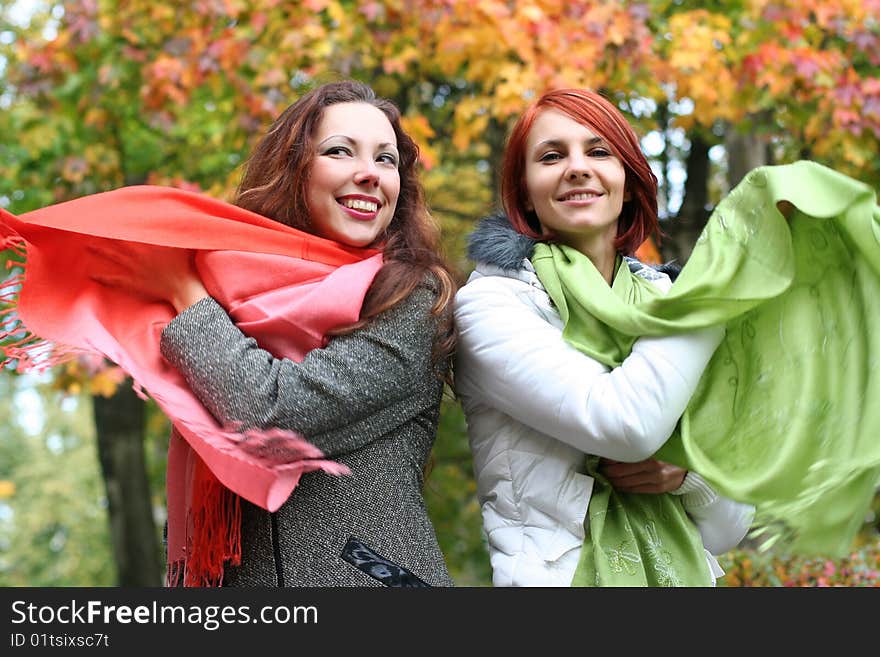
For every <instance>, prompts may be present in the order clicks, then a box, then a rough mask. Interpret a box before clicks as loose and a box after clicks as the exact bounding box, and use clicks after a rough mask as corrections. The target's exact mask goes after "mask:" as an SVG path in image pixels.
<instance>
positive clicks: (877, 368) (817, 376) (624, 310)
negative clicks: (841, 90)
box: [532, 162, 880, 581]
mask: <svg viewBox="0 0 880 657" xmlns="http://www.w3.org/2000/svg"><path fill="white" fill-rule="evenodd" d="M781 200H787V201H789V202H790V203H792V204H793V205H794V206H795V208H796V210H795V211H794V212H793V213H792V215H791V217H790V218H789V221H786V220H785V218H784V217H783V216H782V215H781V214H780V213H779V211H778V210H777V209H776V203H777V202H778V201H781ZM532 261H533V264H534V266H535V269H536V271H537V272H538V276H539V278H540V279H541V282H542V283H543V284H544V286H545V287H546V288H547V291H548V293H549V294H550V296H551V298H552V299H553V301H554V303H556V305H557V307H558V308H559V310H560V314H561V316H562V319H563V320H564V322H565V329H564V331H563V337H564V338H565V339H566V340H567V341H568V342H570V343H571V344H572V345H574V346H575V347H576V348H578V349H580V350H581V351H583V352H585V353H587V354H589V355H590V356H592V357H594V358H597V359H598V360H600V361H601V362H603V363H605V364H607V365H608V366H610V367H613V366H615V365H617V364H619V363H620V362H621V361H622V360H623V358H625V357H626V355H627V354H628V353H629V351H630V348H631V346H632V343H633V341H634V340H635V339H636V337H637V336H641V335H655V336H656V335H666V334H672V333H676V332H681V331H688V330H693V329H697V328H701V327H706V326H711V325H718V324H723V325H724V326H725V327H726V336H725V338H724V340H723V341H722V343H721V346H720V347H719V348H718V350H717V351H716V352H715V355H714V356H713V358H712V360H711V361H710V363H709V365H708V367H707V368H706V371H705V372H704V374H703V377H702V379H701V380H700V383H699V385H698V387H697V390H696V392H695V394H694V396H693V397H692V398H691V401H690V403H689V405H688V407H687V409H686V411H685V413H684V415H683V416H682V418H681V421H680V422H679V425H678V428H677V430H676V432H675V433H674V434H673V436H672V437H671V438H670V439H669V441H667V443H666V444H665V445H664V446H663V448H661V450H660V451H659V452H658V453H657V455H656V456H657V458H660V459H662V460H666V461H670V462H673V463H676V464H678V465H681V466H683V467H687V468H689V469H692V470H694V471H696V472H699V473H700V474H701V475H702V476H703V477H704V478H705V479H707V480H708V481H709V482H710V483H711V484H712V485H713V486H714V487H715V488H716V489H717V490H718V491H719V492H720V493H721V494H724V495H726V496H728V497H731V498H733V499H736V500H740V501H743V502H748V503H751V504H754V505H755V506H756V507H757V516H756V520H755V532H754V535H756V536H764V537H765V539H766V540H765V542H764V544H763V545H764V547H769V546H770V545H772V544H773V543H774V542H776V541H778V540H782V541H783V542H784V544H785V546H786V547H787V548H788V549H789V550H790V551H792V552H794V553H799V554H807V555H815V554H822V555H826V556H837V555H842V554H844V553H845V552H846V551H847V550H848V549H849V548H850V546H851V544H852V540H853V538H854V536H855V534H856V533H857V531H858V529H859V528H860V527H861V525H862V522H863V520H864V517H865V515H866V513H867V512H868V509H869V506H870V503H871V500H872V499H873V496H874V489H875V486H876V484H877V482H878V479H880V403H878V402H880V328H878V327H877V322H878V320H880V208H878V206H877V203H876V194H875V192H874V191H873V190H872V189H871V188H870V187H868V186H867V185H865V184H863V183H860V182H858V181H856V180H853V179H852V178H849V177H847V176H844V175H842V174H840V173H837V172H835V171H833V170H831V169H828V168H826V167H823V166H821V165H819V164H816V163H813V162H796V163H794V164H789V165H784V166H775V167H761V168H758V169H755V170H754V171H752V172H751V173H749V175H748V176H747V177H746V178H745V180H744V181H743V182H742V183H740V184H739V185H738V186H737V187H736V188H735V189H734V190H733V191H731V193H730V194H729V195H728V196H727V197H726V198H725V199H724V200H723V201H722V202H721V203H719V204H718V206H717V207H716V209H715V211H714V212H713V213H712V216H711V217H710V219H709V222H708V223H707V225H706V228H705V229H704V231H703V233H702V235H701V236H700V238H699V240H698V241H697V244H696V245H695V247H694V250H693V253H692V254H691V257H690V259H689V260H688V262H687V264H686V265H685V267H684V268H683V269H682V272H681V274H680V275H679V277H678V279H677V280H676V282H675V283H674V284H673V286H672V288H671V290H670V292H669V294H668V295H666V296H665V297H664V296H660V295H655V294H653V293H651V287H648V286H650V283H647V282H646V281H641V279H639V277H636V276H632V275H630V274H629V272H628V269H627V268H624V267H621V268H620V269H619V270H618V272H617V275H616V277H615V280H614V284H613V285H612V287H610V288H609V286H608V285H607V284H606V283H605V281H604V279H603V278H602V277H601V275H600V274H599V272H598V271H596V269H595V268H594V267H593V266H592V263H591V262H590V261H589V259H587V258H586V257H584V256H582V255H581V254H580V253H578V252H576V251H574V250H573V249H570V248H568V247H565V246H561V245H557V244H539V245H537V246H536V248H535V252H534V255H533V258H532ZM633 497H636V496H633ZM638 497H647V496H638ZM658 497H666V496H658ZM599 501H600V500H596V502H597V503H598V502H599ZM626 506H627V509H626V510H625V512H628V511H629V508H630V507H633V506H637V505H634V504H631V503H627V505H626ZM593 516H594V510H593V500H591V504H590V517H591V522H590V524H591V525H592V524H593V520H592V518H593ZM656 527H657V528H658V529H659V527H660V523H656ZM594 533H595V532H591V535H592V534H594ZM594 538H595V537H594ZM614 538H615V540H616V536H615V537H614ZM596 540H598V545H600V546H601V547H602V549H603V550H604V551H608V550H610V549H612V548H613V547H614V546H613V543H610V542H608V539H603V538H602V537H598V539H596ZM588 542H589V541H588ZM591 552H592V550H586V549H585V550H584V555H582V561H584V560H588V559H590V558H591V557H590V554H589V553H591ZM595 561H596V568H600V566H601V564H599V562H598V560H595ZM581 566H583V567H581ZM581 566H579V568H578V576H577V578H578V579H579V580H580V581H583V579H584V576H585V575H584V574H585V573H589V567H588V566H587V565H586V564H581ZM600 570H601V568H600Z"/></svg>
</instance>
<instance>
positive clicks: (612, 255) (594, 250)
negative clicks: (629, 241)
mask: <svg viewBox="0 0 880 657" xmlns="http://www.w3.org/2000/svg"><path fill="white" fill-rule="evenodd" d="M571 246H573V247H574V248H576V249H577V250H578V251H580V252H581V253H583V254H584V255H585V256H587V257H588V258H589V259H590V262H592V263H593V266H594V267H595V268H596V269H597V270H598V271H599V273H600V274H602V278H604V279H605V282H606V283H608V285H611V282H612V281H613V280H614V272H615V268H616V265H617V250H616V249H615V248H614V243H613V242H609V241H607V240H603V241H601V242H594V243H591V244H572V245H571Z"/></svg>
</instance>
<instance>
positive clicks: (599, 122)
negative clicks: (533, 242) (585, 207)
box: [501, 89, 660, 255]
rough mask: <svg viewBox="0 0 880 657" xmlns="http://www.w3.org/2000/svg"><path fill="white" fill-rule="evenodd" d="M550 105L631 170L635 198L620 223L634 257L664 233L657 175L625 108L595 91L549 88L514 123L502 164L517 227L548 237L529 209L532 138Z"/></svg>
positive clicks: (623, 244)
mask: <svg viewBox="0 0 880 657" xmlns="http://www.w3.org/2000/svg"><path fill="white" fill-rule="evenodd" d="M548 109H555V110H558V111H560V112H562V113H563V114H567V115H568V116H570V117H571V118H572V119H574V120H575V121H577V122H578V123H580V124H582V125H585V126H587V127H589V128H590V129H591V130H592V131H593V132H594V133H596V135H597V136H599V137H602V139H603V140H605V142H606V143H607V144H608V145H609V146H610V147H611V149H612V150H613V151H614V154H615V155H616V156H617V157H618V158H619V159H620V162H621V164H623V168H624V169H625V170H626V189H627V191H628V192H629V193H630V196H631V198H630V200H629V201H626V202H624V204H623V210H622V212H621V213H620V219H619V220H618V222H617V238H616V239H615V241H614V247H615V249H617V251H618V252H619V253H623V254H624V255H632V254H633V253H635V250H636V249H637V248H638V247H639V245H640V244H641V243H642V242H644V241H645V239H647V238H648V236H649V235H657V236H659V233H660V223H659V221H658V220H657V177H656V176H655V175H654V172H653V171H651V165H650V164H648V160H647V158H645V155H644V153H642V149H641V147H640V146H639V138H638V136H636V133H635V131H634V130H633V129H632V127H631V126H630V124H629V123H628V122H627V120H626V118H625V117H624V116H623V114H622V113H621V112H620V110H618V109H617V108H616V107H615V106H614V105H613V104H612V103H611V102H609V101H608V100H607V99H606V98H604V97H603V96H601V95H599V94H598V93H596V92H595V91H591V90H589V89H556V90H553V91H548V92H547V93H545V94H544V95H543V96H541V97H540V98H539V99H538V100H537V101H535V102H534V103H533V104H532V105H530V106H529V107H528V109H526V111H525V112H523V114H522V115H521V116H520V117H519V119H518V120H517V122H516V124H515V125H514V126H513V130H512V131H511V133H510V137H508V140H507V147H506V148H505V149H504V160H503V163H502V168H501V203H502V206H503V207H504V211H505V212H506V213H507V217H508V219H509V220H510V223H511V225H512V226H513V227H514V228H515V229H516V230H517V231H518V232H520V233H523V234H524V235H528V236H529V237H532V238H534V239H538V240H540V239H544V238H543V237H542V235H541V225H540V223H539V222H538V217H537V216H536V215H535V213H534V211H528V210H527V209H526V208H527V202H528V192H527V191H526V140H527V139H528V137H529V132H530V131H531V129H532V125H533V124H534V123H535V119H536V118H537V117H538V115H539V114H540V113H541V112H542V111H544V110H548Z"/></svg>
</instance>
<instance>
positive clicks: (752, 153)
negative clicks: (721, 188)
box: [724, 127, 767, 189]
mask: <svg viewBox="0 0 880 657" xmlns="http://www.w3.org/2000/svg"><path fill="white" fill-rule="evenodd" d="M724 145H725V148H726V149H727V183H728V185H729V188H730V189H733V188H734V187H736V186H737V185H738V184H739V181H740V180H742V179H743V177H744V176H745V175H746V174H747V173H748V172H749V171H751V170H752V169H754V168H755V167H759V166H762V165H764V164H767V147H766V145H765V144H764V141H763V140H761V139H759V138H758V137H757V136H755V135H754V134H751V133H749V134H742V133H740V132H737V131H736V130H734V129H733V128H732V127H728V129H727V134H726V135H725V136H724Z"/></svg>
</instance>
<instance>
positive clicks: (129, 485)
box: [92, 380, 162, 586]
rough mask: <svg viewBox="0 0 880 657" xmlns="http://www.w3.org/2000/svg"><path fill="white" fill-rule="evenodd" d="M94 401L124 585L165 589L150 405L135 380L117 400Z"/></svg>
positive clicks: (120, 390)
mask: <svg viewBox="0 0 880 657" xmlns="http://www.w3.org/2000/svg"><path fill="white" fill-rule="evenodd" d="M92 399H93V402H94V410H95V428H96V430H97V437H98V458H99V460H100V462H101V471H102V473H103V475H104V484H105V486H106V490H107V501H108V503H109V509H108V511H109V516H110V535H111V537H112V540H113V553H114V556H115V558H116V565H117V571H118V583H119V585H120V586H160V585H161V584H162V559H161V556H160V555H161V553H160V550H159V542H158V536H157V532H156V525H155V521H154V520H153V507H152V496H151V494H150V485H149V481H148V478H147V470H146V463H145V460H144V418H145V408H144V402H143V400H142V399H140V398H139V397H138V396H137V394H135V392H134V390H132V387H131V381H130V380H126V382H124V383H123V384H122V385H120V386H119V388H118V389H117V391H116V393H115V394H114V395H113V396H112V397H108V398H105V397H99V396H95V397H92Z"/></svg>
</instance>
